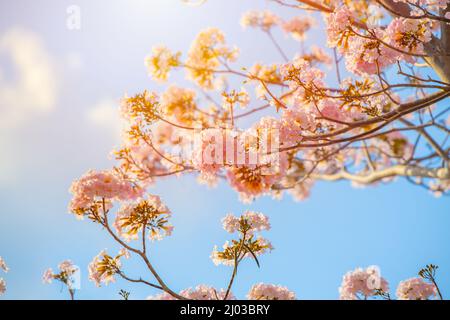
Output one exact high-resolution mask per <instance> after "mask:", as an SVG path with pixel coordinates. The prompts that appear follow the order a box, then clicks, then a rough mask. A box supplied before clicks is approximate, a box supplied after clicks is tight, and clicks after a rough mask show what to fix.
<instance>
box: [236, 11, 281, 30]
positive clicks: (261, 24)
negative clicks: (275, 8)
mask: <svg viewBox="0 0 450 320" xmlns="http://www.w3.org/2000/svg"><path fill="white" fill-rule="evenodd" d="M280 21H281V20H280V18H279V17H278V16H277V15H275V14H273V13H272V12H270V11H267V10H266V11H250V12H247V13H245V14H244V16H243V17H242V19H241V25H242V26H243V27H244V28H246V27H252V28H261V29H262V30H263V31H269V30H270V29H271V28H272V27H274V26H276V25H277V24H279V23H280Z"/></svg>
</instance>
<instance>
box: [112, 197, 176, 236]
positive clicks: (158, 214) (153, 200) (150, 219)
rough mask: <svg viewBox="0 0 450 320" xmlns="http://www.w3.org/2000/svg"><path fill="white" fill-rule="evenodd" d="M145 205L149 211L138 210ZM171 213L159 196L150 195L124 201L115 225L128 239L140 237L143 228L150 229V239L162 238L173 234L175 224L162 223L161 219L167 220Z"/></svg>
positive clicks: (121, 234) (118, 231) (120, 233)
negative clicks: (131, 200)
mask: <svg viewBox="0 0 450 320" xmlns="http://www.w3.org/2000/svg"><path fill="white" fill-rule="evenodd" d="M144 205H145V206H146V210H147V211H148V212H145V213H140V212H137V211H136V208H138V207H139V206H141V207H142V206H144ZM171 214H172V213H171V211H170V210H169V208H168V207H167V206H166V205H165V204H164V203H163V202H162V201H161V198H160V197H159V196H156V195H148V196H146V197H145V198H140V199H136V200H135V201H133V202H126V203H124V204H123V205H122V207H121V208H120V209H119V210H118V212H117V214H116V220H115V222H114V226H115V228H116V230H117V233H118V234H119V235H120V236H121V237H123V238H124V239H126V240H127V241H130V240H136V239H138V237H139V234H138V232H139V231H141V230H142V228H149V229H150V232H149V233H148V238H149V239H150V240H162V239H163V238H164V237H167V236H170V235H171V234H172V231H173V226H171V225H168V224H166V223H162V222H161V219H162V220H167V219H168V217H170V216H171ZM143 221H145V223H146V224H144V223H143Z"/></svg>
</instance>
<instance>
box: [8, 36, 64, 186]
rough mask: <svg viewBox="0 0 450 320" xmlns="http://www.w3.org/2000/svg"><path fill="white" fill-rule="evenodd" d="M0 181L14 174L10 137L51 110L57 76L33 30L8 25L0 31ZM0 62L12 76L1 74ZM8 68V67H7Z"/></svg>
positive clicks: (16, 158)
mask: <svg viewBox="0 0 450 320" xmlns="http://www.w3.org/2000/svg"><path fill="white" fill-rule="evenodd" d="M3 61H6V62H7V63H8V64H0V146H1V148H2V151H1V152H2V156H1V158H2V160H1V163H0V183H3V182H5V180H8V179H10V178H11V177H14V170H15V169H17V167H18V161H19V160H20V159H19V158H20V157H19V156H18V155H17V154H16V153H17V152H15V151H16V149H15V147H14V145H15V143H16V142H15V141H14V140H13V138H14V136H15V135H16V134H17V131H18V130H19V129H20V128H23V126H25V125H27V124H28V123H31V122H32V121H36V116H38V115H39V114H42V113H47V112H49V111H51V110H52V109H53V108H54V107H55V105H56V99H57V86H58V85H57V83H58V82H57V81H58V79H57V75H56V70H55V69H56V68H55V65H54V62H53V61H52V57H51V56H50V54H49V53H48V51H47V50H46V48H45V45H44V43H43V41H42V39H41V38H40V37H39V35H37V34H36V33H34V32H32V31H29V30H26V29H21V28H12V29H9V30H7V31H5V32H4V33H2V34H0V62H3ZM2 65H6V66H8V67H9V66H10V67H11V72H12V76H11V77H9V78H8V79H7V78H6V77H5V76H4V74H6V72H5V71H4V70H2ZM8 71H9V68H8Z"/></svg>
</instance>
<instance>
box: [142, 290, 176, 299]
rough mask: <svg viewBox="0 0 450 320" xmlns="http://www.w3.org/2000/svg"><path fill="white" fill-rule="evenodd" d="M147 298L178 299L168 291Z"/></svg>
mask: <svg viewBox="0 0 450 320" xmlns="http://www.w3.org/2000/svg"><path fill="white" fill-rule="evenodd" d="M147 300H177V299H175V298H174V297H173V296H172V295H170V294H168V293H167V292H163V293H160V294H157V295H154V296H149V297H147Z"/></svg>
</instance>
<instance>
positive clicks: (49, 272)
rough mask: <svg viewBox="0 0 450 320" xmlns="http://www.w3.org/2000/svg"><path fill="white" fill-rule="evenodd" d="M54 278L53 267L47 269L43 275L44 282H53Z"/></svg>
mask: <svg viewBox="0 0 450 320" xmlns="http://www.w3.org/2000/svg"><path fill="white" fill-rule="evenodd" d="M53 279H54V274H53V270H52V269H51V268H49V269H47V270H45V272H44V275H43V276H42V282H43V283H45V284H50V283H52V281H53Z"/></svg>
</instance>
